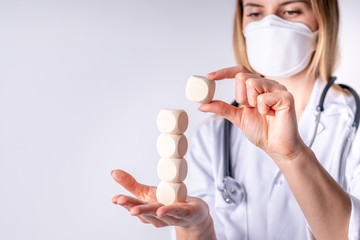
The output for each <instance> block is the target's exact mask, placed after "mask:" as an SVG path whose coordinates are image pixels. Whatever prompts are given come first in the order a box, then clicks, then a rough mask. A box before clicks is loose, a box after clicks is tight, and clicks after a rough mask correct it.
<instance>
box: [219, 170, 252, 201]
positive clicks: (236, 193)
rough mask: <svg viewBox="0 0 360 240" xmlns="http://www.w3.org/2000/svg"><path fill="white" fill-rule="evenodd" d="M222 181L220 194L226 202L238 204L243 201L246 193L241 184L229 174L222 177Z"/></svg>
mask: <svg viewBox="0 0 360 240" xmlns="http://www.w3.org/2000/svg"><path fill="white" fill-rule="evenodd" d="M223 183H224V188H223V190H222V195H223V198H224V200H225V202H226V203H229V204H230V203H236V204H240V203H242V202H243V201H245V198H246V193H245V188H244V186H243V185H241V184H240V183H239V182H238V181H236V180H235V179H234V178H232V177H229V176H227V177H225V178H224V180H223Z"/></svg>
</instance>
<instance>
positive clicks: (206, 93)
mask: <svg viewBox="0 0 360 240" xmlns="http://www.w3.org/2000/svg"><path fill="white" fill-rule="evenodd" d="M214 93H215V81H213V80H211V79H208V78H207V77H203V76H196V75H193V76H191V77H190V78H189V80H188V82H187V84H186V97H187V99H188V100H189V101H192V102H198V103H208V102H211V101H212V99H213V97H214Z"/></svg>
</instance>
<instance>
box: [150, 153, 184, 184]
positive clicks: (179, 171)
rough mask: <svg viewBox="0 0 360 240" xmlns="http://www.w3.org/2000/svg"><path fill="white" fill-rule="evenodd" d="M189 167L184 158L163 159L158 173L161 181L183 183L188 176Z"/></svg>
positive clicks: (159, 164)
mask: <svg viewBox="0 0 360 240" xmlns="http://www.w3.org/2000/svg"><path fill="white" fill-rule="evenodd" d="M187 170H188V165H187V162H186V160H185V159H184V158H161V159H160V161H159V163H158V167H157V173H158V176H159V178H160V180H161V181H163V182H173V183H181V182H183V181H184V180H185V178H186V175H187Z"/></svg>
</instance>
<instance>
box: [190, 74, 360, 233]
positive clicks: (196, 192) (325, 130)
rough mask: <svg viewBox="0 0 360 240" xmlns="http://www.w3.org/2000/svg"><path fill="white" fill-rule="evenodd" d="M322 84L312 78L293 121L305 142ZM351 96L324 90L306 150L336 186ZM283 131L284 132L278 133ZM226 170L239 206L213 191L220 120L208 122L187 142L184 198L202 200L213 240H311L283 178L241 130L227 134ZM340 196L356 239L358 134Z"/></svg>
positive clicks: (219, 160)
mask: <svg viewBox="0 0 360 240" xmlns="http://www.w3.org/2000/svg"><path fill="white" fill-rule="evenodd" d="M324 86H325V82H324V81H322V80H320V79H318V80H317V81H316V83H315V85H314V88H313V91H312V94H311V97H310V100H309V104H308V105H307V107H306V109H305V110H304V113H303V115H302V116H301V119H300V121H299V132H300V135H301V137H302V139H303V140H304V142H305V143H306V144H308V143H309V141H310V139H311V137H312V134H313V130H314V126H315V109H316V105H317V104H318V102H319V98H320V95H321V92H322V90H323V88H324ZM354 110H355V103H354V100H353V98H352V97H351V96H345V95H344V94H342V93H339V92H336V91H335V90H333V89H330V90H329V92H328V94H327V97H326V99H325V111H324V112H323V114H322V116H321V121H320V124H319V128H318V131H317V135H316V139H315V142H314V144H313V147H312V150H313V151H314V153H315V154H316V157H317V159H318V160H319V161H320V162H321V164H322V165H323V166H324V167H325V169H326V170H327V171H328V172H329V173H330V174H331V176H332V177H333V178H334V179H335V180H336V181H337V180H338V171H339V161H340V156H341V152H342V150H343V147H344V143H345V139H346V138H347V136H348V133H349V130H350V126H351V124H352V121H353V118H354V112H355V111H354ZM284 131H286V129H284ZM231 146H232V147H231V151H232V152H231V157H232V169H233V173H234V175H235V178H236V179H237V180H238V181H240V182H241V183H242V184H243V185H244V187H245V189H246V193H247V200H246V202H244V203H241V204H240V205H235V204H227V203H225V201H224V200H223V198H222V195H221V192H220V191H219V190H218V189H219V188H222V187H223V183H222V180H223V162H224V159H223V119H220V118H218V117H213V118H211V119H210V120H208V121H206V122H205V123H203V124H202V125H201V126H200V127H199V128H198V130H197V131H196V132H195V133H194V134H193V136H192V137H191V141H190V144H189V152H188V154H187V160H188V164H189V174H188V178H187V180H186V183H187V186H188V193H189V195H191V196H196V197H199V198H202V199H204V200H205V201H206V202H207V204H208V205H209V207H210V211H211V216H212V219H213V221H214V226H215V230H216V234H217V238H218V239H219V240H221V239H226V240H231V239H248V240H281V239H286V240H289V239H292V240H296V239H299V240H304V239H314V237H313V236H312V233H311V229H310V228H309V226H308V225H307V222H306V219H305V217H304V215H303V213H302V211H301V209H300V207H299V205H298V203H297V202H296V200H295V198H294V196H293V194H292V192H291V189H290V187H289V185H288V184H287V182H286V179H285V178H284V176H283V175H282V173H281V172H280V171H279V169H278V167H277V166H276V164H275V163H274V161H273V160H272V159H271V158H270V157H269V156H268V155H267V154H265V153H264V152H263V151H262V150H261V149H260V148H258V147H256V146H254V145H253V144H252V143H250V142H249V141H248V140H247V139H246V137H245V136H244V135H243V133H242V131H241V130H240V129H239V128H237V127H233V128H232V132H231ZM346 161H347V165H346V174H345V177H346V182H347V187H346V189H345V190H346V191H347V192H348V193H349V196H350V198H351V202H352V212H351V219H350V227H349V235H348V236H349V239H350V240H355V239H356V240H357V239H360V200H359V199H360V131H358V132H357V135H356V137H355V139H354V141H353V143H352V147H351V151H350V154H349V156H348V157H347V159H346Z"/></svg>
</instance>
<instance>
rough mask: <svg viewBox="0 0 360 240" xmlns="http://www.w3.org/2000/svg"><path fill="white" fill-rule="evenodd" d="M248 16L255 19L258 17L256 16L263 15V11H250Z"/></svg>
mask: <svg viewBox="0 0 360 240" xmlns="http://www.w3.org/2000/svg"><path fill="white" fill-rule="evenodd" d="M246 16H247V17H250V18H253V19H256V18H260V17H261V16H262V13H260V12H251V13H248V14H247V15H246Z"/></svg>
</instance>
